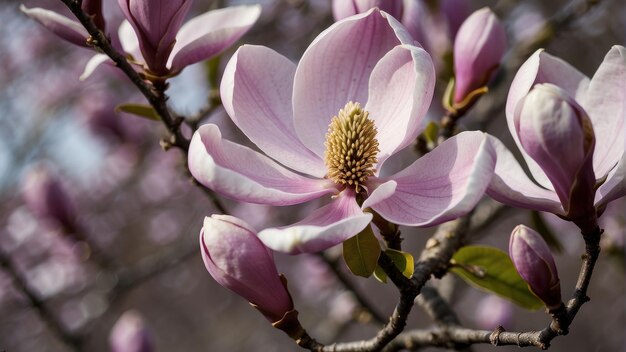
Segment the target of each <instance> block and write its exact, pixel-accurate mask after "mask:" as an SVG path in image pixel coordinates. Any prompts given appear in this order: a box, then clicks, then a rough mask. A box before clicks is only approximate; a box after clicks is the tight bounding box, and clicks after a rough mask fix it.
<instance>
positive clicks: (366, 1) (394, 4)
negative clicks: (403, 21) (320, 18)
mask: <svg viewBox="0 0 626 352" xmlns="http://www.w3.org/2000/svg"><path fill="white" fill-rule="evenodd" d="M373 7H378V8H379V9H381V10H382V11H385V12H387V13H388V14H390V15H391V16H393V17H395V18H400V16H401V15H402V0H334V1H332V9H333V17H335V21H339V20H341V19H344V18H346V17H348V16H352V15H356V14H358V13H361V12H365V11H367V10H369V9H371V8H373Z"/></svg>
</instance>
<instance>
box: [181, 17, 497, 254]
mask: <svg viewBox="0 0 626 352" xmlns="http://www.w3.org/2000/svg"><path fill="white" fill-rule="evenodd" d="M411 43H413V39H412V38H411V37H410V35H409V34H408V33H407V32H406V31H405V30H404V27H403V26H402V25H401V24H400V23H399V22H398V21H397V20H395V19H394V18H393V17H391V16H389V15H388V14H386V13H385V12H381V11H380V10H378V9H372V10H370V11H368V12H367V13H364V14H359V15H355V16H352V17H348V18H346V19H343V20H341V21H338V22H336V23H335V24H333V25H332V26H331V27H330V28H328V29H327V30H325V31H324V32H322V33H321V34H320V35H319V36H318V37H317V38H316V39H315V40H314V41H313V43H312V44H311V45H310V46H309V48H308V49H307V50H306V52H305V53H304V55H303V56H302V59H301V60H300V63H299V64H298V66H296V65H295V64H293V63H292V62H291V61H289V60H288V59H286V58H285V57H283V56H281V55H280V54H278V53H276V52H275V51H273V50H271V49H269V48H266V47H262V46H250V45H245V46H243V47H241V48H239V50H238V51H237V52H236V53H235V54H234V56H233V57H232V58H231V60H230V62H229V63H228V64H227V66H226V69H225V72H224V77H223V79H222V85H221V96H222V102H223V104H224V107H225V109H226V111H227V112H228V114H229V115H230V117H231V118H232V120H233V122H234V123H235V124H236V125H237V126H238V127H239V128H240V129H241V130H242V131H243V132H244V133H245V134H246V136H247V137H248V138H249V139H250V140H251V141H252V142H253V143H254V144H256V146H257V147H258V148H259V149H260V150H262V151H263V152H264V153H265V154H267V156H265V155H263V154H261V153H259V152H256V151H254V150H252V149H250V148H247V147H244V146H242V145H238V144H235V143H232V142H230V141H228V140H224V139H223V138H222V135H221V133H220V130H219V128H218V127H217V126H216V125H212V124H207V125H204V126H202V127H201V128H200V129H199V130H198V131H197V132H196V133H195V134H194V136H193V138H192V141H191V146H190V149H189V169H190V171H191V173H192V174H193V176H194V177H195V178H196V179H197V180H198V181H199V182H200V183H202V184H203V185H205V186H207V187H209V188H211V189H213V190H214V191H216V192H218V193H221V194H222V195H224V196H226V197H228V198H232V199H235V200H238V201H244V202H252V203H262V204H271V205H291V204H298V203H303V202H307V201H310V200H313V199H317V198H322V197H323V198H325V199H326V200H327V201H329V202H328V204H326V205H324V206H322V207H321V208H319V209H317V210H315V211H313V212H312V213H311V214H310V215H309V216H307V217H306V218H305V219H303V220H302V221H299V222H297V223H295V224H292V225H290V226H287V227H282V228H270V229H266V230H263V231H261V232H259V238H261V240H262V241H263V242H264V243H265V245H267V246H268V247H270V248H272V249H274V250H278V251H282V252H287V253H292V254H295V253H301V252H317V251H320V250H323V249H326V248H328V247H331V246H333V245H336V244H338V243H341V242H343V241H344V240H346V239H348V238H350V237H352V236H354V235H356V234H357V233H358V232H359V231H361V230H362V229H363V228H365V226H367V225H368V224H369V222H370V220H371V219H372V214H371V212H372V211H375V212H377V213H378V214H380V215H381V216H382V217H384V218H385V219H387V220H388V221H391V222H393V223H396V224H401V225H408V226H430V225H435V224H439V223H442V222H445V221H447V220H450V219H453V218H455V217H458V216H460V215H462V214H465V213H466V212H467V211H469V210H470V209H471V208H472V207H473V206H474V205H475V203H476V202H477V201H478V200H479V199H480V198H481V196H482V193H483V191H484V190H485V188H486V187H487V184H488V183H489V181H490V178H491V173H492V171H493V167H494V164H495V160H494V155H493V151H492V149H491V148H492V146H491V144H490V143H488V142H487V138H486V135H485V134H483V133H481V132H465V133H461V134H459V135H458V136H456V137H453V138H451V139H449V140H448V141H446V142H445V143H443V144H441V145H440V146H439V147H438V148H436V149H435V150H433V151H432V152H430V153H429V154H427V155H425V156H424V157H422V158H421V159H419V160H417V161H415V162H414V163H413V164H412V165H410V166H408V167H407V168H405V169H404V170H402V171H400V172H398V173H396V174H394V175H389V176H386V175H385V174H382V173H381V171H380V170H381V169H383V170H384V168H383V166H384V163H385V161H386V160H387V159H388V158H389V157H390V156H392V155H393V154H395V153H397V152H398V151H400V150H402V149H403V148H404V147H406V146H408V145H410V144H411V143H412V142H413V141H414V140H415V138H416V137H417V135H418V134H419V133H420V131H421V130H422V120H423V117H424V115H425V113H426V111H427V110H428V107H429V105H430V102H431V98H432V95H433V88H434V84H435V72H434V68H433V64H432V61H431V59H430V56H429V55H428V54H427V53H426V52H425V51H424V50H423V49H422V48H420V47H418V46H414V45H412V44H411ZM271 158H273V159H275V160H276V161H278V162H280V163H282V164H283V165H284V166H286V167H288V168H291V169H292V170H293V171H292V170H289V169H287V168H286V167H283V166H281V165H279V164H278V163H277V162H276V161H274V160H272V159H271ZM384 175H385V176H384ZM368 208H370V209H371V210H368V211H364V210H366V209H368Z"/></svg>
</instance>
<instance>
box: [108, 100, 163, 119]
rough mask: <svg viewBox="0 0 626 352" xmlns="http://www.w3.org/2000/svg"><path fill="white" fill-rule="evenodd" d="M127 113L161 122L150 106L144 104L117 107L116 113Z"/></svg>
mask: <svg viewBox="0 0 626 352" xmlns="http://www.w3.org/2000/svg"><path fill="white" fill-rule="evenodd" d="M120 111H121V112H126V113H129V114H133V115H136V116H139V117H143V118H147V119H150V120H154V121H159V120H160V118H159V114H157V112H156V111H154V109H153V108H152V106H150V105H143V104H133V103H128V104H120V105H118V106H116V107H115V112H120Z"/></svg>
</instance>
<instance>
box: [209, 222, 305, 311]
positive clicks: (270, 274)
mask: <svg viewBox="0 0 626 352" xmlns="http://www.w3.org/2000/svg"><path fill="white" fill-rule="evenodd" d="M200 248H201V251H202V259H203V260H204V264H205V266H206V268H207V270H208V271H209V274H211V276H213V278H214V279H215V281H217V282H218V283H219V284H220V285H222V286H224V287H226V288H228V289H230V290H231V291H233V292H235V293H237V294H238V295H240V296H242V297H243V298H245V299H247V300H248V301H249V302H250V303H251V304H253V305H254V306H255V308H257V309H258V310H259V311H260V312H261V313H263V315H265V317H266V318H267V320H269V321H270V322H272V323H276V322H278V321H280V320H282V319H283V317H284V316H285V315H286V314H287V313H288V312H291V311H293V302H292V300H291V296H290V295H289V292H288V291H287V288H286V285H285V283H284V282H283V281H282V279H281V277H280V276H279V275H278V272H277V271H276V265H275V264H274V259H273V257H272V254H271V252H270V250H269V249H268V248H266V247H265V245H263V243H261V241H260V240H259V238H258V237H257V235H256V232H255V231H254V230H253V229H251V228H250V226H249V225H248V224H246V223H245V222H244V221H242V220H240V219H238V218H236V217H233V216H228V215H212V216H211V217H206V218H205V219H204V227H203V229H202V231H201V232H200Z"/></svg>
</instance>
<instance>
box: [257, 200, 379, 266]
mask: <svg viewBox="0 0 626 352" xmlns="http://www.w3.org/2000/svg"><path fill="white" fill-rule="evenodd" d="M371 220H372V214H369V213H363V211H361V208H360V207H359V205H358V204H357V203H356V199H355V194H354V192H353V191H351V190H345V191H343V192H341V193H340V194H339V195H338V196H337V197H336V198H335V199H333V201H332V202H331V203H329V204H327V205H325V206H323V207H321V208H319V209H317V210H315V211H314V212H312V213H311V214H310V215H309V216H307V217H306V218H305V219H303V220H301V221H299V222H297V223H295V224H293V225H289V226H285V227H279V228H270V229H266V230H263V231H261V232H259V238H260V239H261V241H262V242H263V243H264V244H265V245H266V246H267V247H269V248H271V249H273V250H275V251H279V252H285V253H289V254H298V253H315V252H319V251H323V250H325V249H327V248H330V247H332V246H334V245H337V244H339V243H341V242H343V241H345V240H347V239H348V238H350V237H352V236H354V235H356V234H357V233H359V232H360V231H361V230H363V229H364V228H365V226H367V224H369V223H370V221H371Z"/></svg>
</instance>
